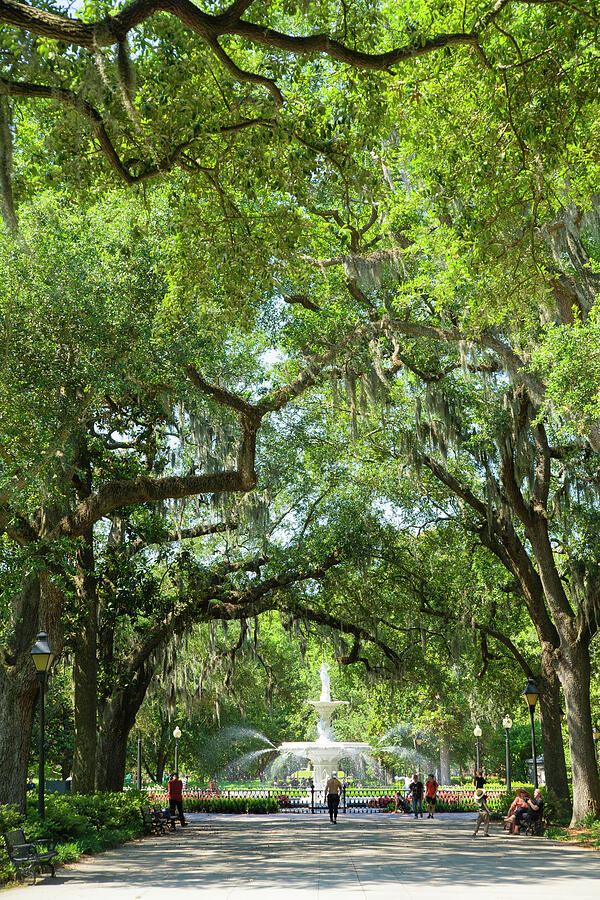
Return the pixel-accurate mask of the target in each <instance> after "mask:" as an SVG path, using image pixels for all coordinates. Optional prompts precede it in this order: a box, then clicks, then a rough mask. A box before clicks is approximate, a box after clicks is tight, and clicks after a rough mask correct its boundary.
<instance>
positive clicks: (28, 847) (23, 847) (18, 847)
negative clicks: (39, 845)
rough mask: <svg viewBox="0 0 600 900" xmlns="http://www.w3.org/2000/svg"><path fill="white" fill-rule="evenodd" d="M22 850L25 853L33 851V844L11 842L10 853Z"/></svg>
mask: <svg viewBox="0 0 600 900" xmlns="http://www.w3.org/2000/svg"><path fill="white" fill-rule="evenodd" d="M23 851H25V853H35V844H32V843H27V844H13V845H12V847H11V851H10V852H11V853H12V854H17V853H18V854H20V853H21V852H23Z"/></svg>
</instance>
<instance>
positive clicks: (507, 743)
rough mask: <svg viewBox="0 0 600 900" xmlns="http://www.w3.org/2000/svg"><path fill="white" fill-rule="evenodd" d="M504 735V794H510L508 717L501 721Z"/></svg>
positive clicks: (509, 723) (509, 725)
mask: <svg viewBox="0 0 600 900" xmlns="http://www.w3.org/2000/svg"><path fill="white" fill-rule="evenodd" d="M502 725H503V727H504V733H505V735H506V793H507V794H510V790H511V784H510V729H511V728H512V719H511V717H510V716H504V718H503V719H502Z"/></svg>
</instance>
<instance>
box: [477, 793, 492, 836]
mask: <svg viewBox="0 0 600 900" xmlns="http://www.w3.org/2000/svg"><path fill="white" fill-rule="evenodd" d="M475 803H476V804H477V822H476V823H475V831H474V832H473V837H475V836H476V835H477V832H478V831H479V826H480V825H481V824H483V836H484V837H489V836H490V811H489V809H488V805H487V794H486V792H485V791H484V789H483V788H477V789H476V790H475Z"/></svg>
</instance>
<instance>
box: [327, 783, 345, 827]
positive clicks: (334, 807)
mask: <svg viewBox="0 0 600 900" xmlns="http://www.w3.org/2000/svg"><path fill="white" fill-rule="evenodd" d="M341 793H342V783H341V781H340V780H339V779H338V777H337V774H336V773H335V772H332V773H331V777H330V778H328V780H327V784H326V785H325V799H326V800H327V806H328V808H329V821H330V822H332V823H333V824H334V825H337V815H338V808H339V805H340V795H341Z"/></svg>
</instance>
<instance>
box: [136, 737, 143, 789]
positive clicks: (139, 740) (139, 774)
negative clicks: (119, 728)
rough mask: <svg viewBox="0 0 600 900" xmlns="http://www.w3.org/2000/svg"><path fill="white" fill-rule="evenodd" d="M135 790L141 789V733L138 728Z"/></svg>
mask: <svg viewBox="0 0 600 900" xmlns="http://www.w3.org/2000/svg"><path fill="white" fill-rule="evenodd" d="M136 775H137V789H138V791H141V789H142V732H141V731H140V730H139V728H138V733H137V772H136Z"/></svg>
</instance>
